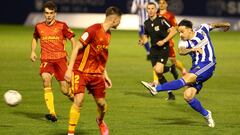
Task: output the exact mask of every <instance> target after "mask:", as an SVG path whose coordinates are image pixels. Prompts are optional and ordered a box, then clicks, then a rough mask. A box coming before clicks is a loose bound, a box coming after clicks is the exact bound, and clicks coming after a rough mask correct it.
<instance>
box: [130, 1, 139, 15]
mask: <svg viewBox="0 0 240 135" xmlns="http://www.w3.org/2000/svg"><path fill="white" fill-rule="evenodd" d="M137 9H138V7H137V4H136V1H135V0H133V1H132V6H131V13H136V12H137Z"/></svg>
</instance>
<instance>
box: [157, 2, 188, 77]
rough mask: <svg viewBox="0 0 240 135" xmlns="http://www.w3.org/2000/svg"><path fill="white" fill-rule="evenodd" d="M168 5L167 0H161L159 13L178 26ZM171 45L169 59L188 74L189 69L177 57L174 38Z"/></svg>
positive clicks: (183, 72) (170, 41)
mask: <svg viewBox="0 0 240 135" xmlns="http://www.w3.org/2000/svg"><path fill="white" fill-rule="evenodd" d="M167 7H168V4H167V1H166V0H159V9H160V10H159V14H160V15H161V16H162V17H164V18H165V19H166V20H167V21H168V22H169V23H170V24H171V26H174V27H177V19H176V17H175V15H174V14H173V13H172V12H170V11H168V10H167ZM169 46H170V52H169V59H170V60H171V62H172V63H173V64H174V65H176V67H177V68H178V69H179V70H180V71H181V72H182V75H184V74H186V72H187V70H186V69H185V68H184V66H183V64H182V62H181V61H179V60H177V59H176V53H175V49H174V40H173V39H170V40H169Z"/></svg>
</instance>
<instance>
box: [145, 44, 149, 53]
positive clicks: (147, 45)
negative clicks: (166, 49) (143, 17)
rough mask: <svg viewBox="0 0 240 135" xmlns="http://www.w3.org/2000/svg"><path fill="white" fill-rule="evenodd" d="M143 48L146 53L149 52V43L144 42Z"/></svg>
mask: <svg viewBox="0 0 240 135" xmlns="http://www.w3.org/2000/svg"><path fill="white" fill-rule="evenodd" d="M144 48H145V49H146V51H147V53H148V54H149V53H150V45H149V42H147V43H146V44H144Z"/></svg>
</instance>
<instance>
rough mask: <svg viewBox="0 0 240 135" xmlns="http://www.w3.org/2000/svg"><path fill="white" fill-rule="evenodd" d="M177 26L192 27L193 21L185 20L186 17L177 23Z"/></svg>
mask: <svg viewBox="0 0 240 135" xmlns="http://www.w3.org/2000/svg"><path fill="white" fill-rule="evenodd" d="M178 26H185V27H188V28H191V29H192V27H193V23H192V22H191V21H189V20H186V19H183V20H182V21H181V22H180V23H179V24H178Z"/></svg>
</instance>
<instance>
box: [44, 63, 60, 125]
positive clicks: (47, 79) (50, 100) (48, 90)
mask: <svg viewBox="0 0 240 135" xmlns="http://www.w3.org/2000/svg"><path fill="white" fill-rule="evenodd" d="M53 73H54V67H53V65H52V63H50V62H47V61H42V62H41V65H40V75H41V78H42V80H43V87H44V99H45V103H46V106H47V108H48V110H49V114H46V115H45V117H46V118H47V119H48V120H51V121H52V122H55V121H57V117H56V112H55V109H54V97H53V91H52V74H53Z"/></svg>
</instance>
